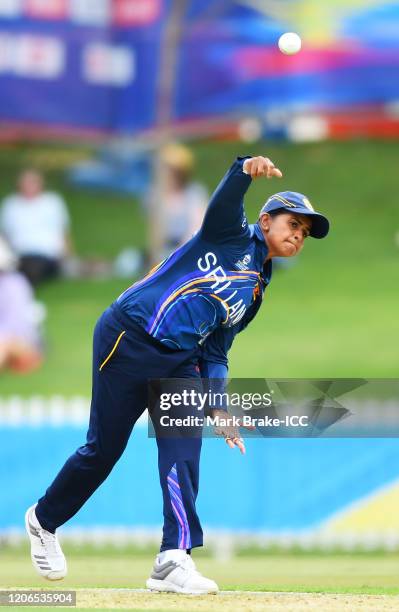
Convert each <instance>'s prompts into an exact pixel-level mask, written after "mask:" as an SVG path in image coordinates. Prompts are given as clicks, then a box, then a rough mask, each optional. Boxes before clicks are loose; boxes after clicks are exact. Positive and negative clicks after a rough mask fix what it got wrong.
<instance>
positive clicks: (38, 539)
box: [25, 504, 67, 580]
mask: <svg viewBox="0 0 399 612" xmlns="http://www.w3.org/2000/svg"><path fill="white" fill-rule="evenodd" d="M35 507H36V504H35V505H34V506H31V507H30V508H28V510H27V511H26V514H25V526H26V531H27V532H28V536H29V539H30V547H31V558H32V563H33V567H34V568H35V570H36V571H37V572H38V573H39V574H40V575H41V576H43V578H47V580H61V579H62V578H64V577H65V576H66V574H67V564H66V559H65V557H64V553H63V552H62V550H61V546H60V545H59V542H58V538H57V536H56V535H55V533H51V532H50V531H46V530H45V529H43V527H42V526H41V525H40V523H39V521H38V520H37V518H36V513H35Z"/></svg>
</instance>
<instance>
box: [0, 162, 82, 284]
mask: <svg viewBox="0 0 399 612" xmlns="http://www.w3.org/2000/svg"><path fill="white" fill-rule="evenodd" d="M69 225H70V221H69V214H68V210H67V207H66V205H65V203H64V201H63V199H62V198H61V196H59V195H58V194H57V193H53V192H48V191H44V181H43V177H42V175H41V174H40V172H38V171H37V170H33V169H27V170H24V171H23V172H22V173H21V174H20V175H19V177H18V191H17V193H13V194H11V195H9V196H7V197H6V198H5V200H4V202H3V204H2V207H1V210H0V232H1V233H2V234H3V236H4V237H5V238H6V240H7V241H8V243H9V244H10V246H11V248H12V249H13V251H14V252H15V253H16V255H17V257H18V260H19V269H20V271H21V272H23V273H24V274H25V276H26V277H27V278H28V279H29V281H30V282H31V283H32V285H37V284H38V283H40V282H41V281H43V280H46V279H49V278H53V277H56V276H58V274H59V273H60V269H61V263H62V260H63V258H64V257H65V256H66V255H68V254H69V252H70V239H69Z"/></svg>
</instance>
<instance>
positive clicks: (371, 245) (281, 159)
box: [0, 142, 399, 396]
mask: <svg viewBox="0 0 399 612" xmlns="http://www.w3.org/2000/svg"><path fill="white" fill-rule="evenodd" d="M194 148H195V151H196V154H197V157H198V177H199V178H201V179H202V180H203V181H204V182H205V183H206V184H207V186H208V187H209V189H212V188H213V187H214V186H215V185H216V184H217V182H218V180H219V179H220V177H221V176H222V174H223V172H224V170H225V168H226V167H227V166H228V164H229V163H230V161H231V160H232V158H233V157H234V156H235V154H236V153H251V154H257V153H263V154H265V153H267V154H268V155H269V156H270V157H271V158H272V159H273V160H275V162H276V164H278V165H279V166H280V167H281V169H282V170H283V171H284V173H285V176H284V179H283V180H282V181H273V182H269V181H265V180H261V181H257V182H256V183H255V184H254V185H253V186H252V187H251V190H250V192H249V194H248V197H247V204H248V206H247V211H248V217H249V219H250V220H251V221H252V220H255V218H256V212H257V210H258V209H259V206H260V205H261V204H262V203H263V202H264V201H265V199H266V198H267V197H268V195H270V194H271V193H272V192H274V191H276V190H283V189H293V190H298V191H303V192H304V193H306V194H308V195H309V197H310V199H311V200H312V201H313V203H314V204H315V206H317V207H318V208H320V210H322V211H323V212H325V213H327V214H328V216H329V217H330V218H331V222H332V230H331V234H330V236H329V237H328V239H327V240H323V241H320V242H319V241H316V240H311V239H310V240H309V241H308V243H307V244H306V247H305V250H304V252H303V253H302V254H301V256H300V259H298V260H297V261H294V260H293V261H292V263H293V265H292V266H290V267H288V268H287V269H280V270H277V271H276V273H275V276H274V278H273V282H272V285H271V287H270V290H269V291H268V292H267V296H266V298H265V303H264V306H263V309H262V311H261V313H260V314H259V315H258V316H257V318H256V320H255V321H254V322H253V323H252V324H251V325H250V326H249V328H248V329H247V330H246V331H245V332H244V333H243V334H242V336H241V337H240V338H239V339H238V340H237V341H236V342H235V345H234V347H233V349H232V351H231V369H230V373H231V375H232V376H242V377H256V376H259V377H264V376H267V377H328V378H330V377H395V376H397V338H398V336H399V318H398V317H397V282H396V281H395V279H396V278H397V275H398V266H399V250H398V246H397V245H396V243H395V235H396V232H397V231H398V230H399V213H398V207H397V202H396V189H397V187H396V185H397V164H396V143H394V142H392V143H389V142H385V143H384V142H351V143H320V144H309V145H279V146H276V145H273V146H270V145H268V144H267V143H263V144H260V143H258V144H256V145H244V144H242V143H235V142H229V143H222V142H218V143H200V144H197V145H196V146H195V147H194ZM85 154H86V151H84V150H80V149H76V148H70V149H68V148H61V147H59V146H58V147H57V146H53V147H52V146H50V145H47V146H43V145H42V146H35V147H32V146H24V147H23V146H18V147H10V148H9V149H0V162H1V164H2V168H3V173H2V178H1V180H0V196H2V195H4V194H5V193H7V192H9V191H10V189H11V187H12V181H13V177H14V176H15V174H16V172H17V170H18V168H20V167H21V166H23V165H25V164H28V163H35V164H36V165H39V166H40V167H41V168H43V169H44V170H46V171H47V174H48V179H49V184H50V187H52V188H56V189H59V190H60V191H61V192H62V193H63V194H64V196H65V198H66V200H67V202H68V205H69V207H70V210H71V215H72V222H73V237H74V241H75V244H76V249H77V252H78V254H79V255H80V256H82V257H90V258H92V259H98V258H108V259H109V258H112V257H114V256H115V255H116V254H117V253H118V252H119V251H120V250H121V249H122V248H124V247H127V246H135V247H138V248H142V247H144V246H145V240H146V238H145V217H144V214H143V211H142V209H141V207H140V206H139V203H138V202H137V201H135V200H134V199H130V198H127V197H125V196H123V197H122V196H109V195H104V194H100V193H92V192H90V193H86V192H83V191H75V190H73V189H71V187H70V186H69V185H67V184H66V183H65V180H64V178H63V176H64V174H63V172H64V168H65V166H66V164H67V163H68V162H70V161H73V160H74V159H78V158H80V157H82V156H84V155H85ZM128 284H129V281H126V280H103V281H87V280H74V281H72V280H69V281H60V282H57V283H54V284H52V285H48V286H47V287H45V288H42V289H40V291H39V293H38V297H39V298H40V299H41V300H42V301H43V302H44V303H45V304H46V305H47V308H48V321H47V360H46V363H45V365H44V366H43V368H42V369H41V371H40V372H37V373H35V374H32V375H29V376H24V377H18V376H10V375H3V376H2V379H1V394H2V395H3V396H4V395H10V394H15V393H18V394H20V395H24V396H30V395H32V394H38V395H53V394H57V393H59V394H63V395H68V396H70V395H76V394H80V395H89V393H90V350H91V334H92V328H93V325H94V323H95V320H96V318H97V317H98V315H99V314H100V313H101V311H102V310H103V309H104V308H105V307H106V306H107V305H108V304H109V303H110V302H111V301H112V300H113V299H114V298H115V297H116V296H117V295H118V294H119V293H120V292H121V291H122V290H123V289H124V288H125V287H126V286H127V285H128Z"/></svg>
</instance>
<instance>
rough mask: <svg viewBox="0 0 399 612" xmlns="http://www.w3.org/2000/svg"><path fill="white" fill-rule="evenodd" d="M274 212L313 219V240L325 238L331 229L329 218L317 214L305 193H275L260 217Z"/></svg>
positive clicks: (311, 229)
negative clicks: (285, 212)
mask: <svg viewBox="0 0 399 612" xmlns="http://www.w3.org/2000/svg"><path fill="white" fill-rule="evenodd" d="M274 210H286V211H288V212H292V213H298V214H301V215H307V216H308V217H311V218H312V227H311V228H310V235H311V236H312V237H313V238H325V237H326V236H327V234H328V230H329V229H330V223H329V221H328V219H327V217H324V215H321V214H320V213H318V212H316V211H315V210H314V208H313V206H312V205H311V203H310V202H309V200H308V198H307V197H306V196H305V195H303V193H297V192H296V191H281V192H280V193H275V194H274V195H272V196H270V198H269V199H268V200H267V202H266V204H264V206H263V207H262V209H261V211H260V213H259V215H261V214H262V213H270V212H272V211H274Z"/></svg>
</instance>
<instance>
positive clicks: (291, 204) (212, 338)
mask: <svg viewBox="0 0 399 612" xmlns="http://www.w3.org/2000/svg"><path fill="white" fill-rule="evenodd" d="M260 177H266V178H273V177H276V178H281V177H282V173H281V171H280V170H279V169H278V168H276V167H275V165H274V164H273V163H272V161H271V160H270V159H268V158H266V157H244V158H238V159H237V160H236V161H235V162H234V163H233V165H232V166H231V168H230V169H229V170H228V172H227V173H226V175H225V176H224V178H223V179H222V181H221V183H220V184H219V186H218V187H217V189H216V191H215V192H214V194H213V196H212V198H211V201H210V203H209V206H208V208H207V211H206V213H205V217H204V220H203V223H202V226H201V228H200V230H199V232H198V233H197V234H195V235H194V236H193V237H192V238H191V240H189V241H188V242H186V243H185V244H184V245H183V246H181V247H180V248H178V249H177V250H176V251H174V252H173V253H172V254H171V255H170V256H169V257H168V258H167V259H165V260H164V261H163V262H162V263H160V264H159V265H158V266H157V267H156V268H154V269H153V270H151V272H150V273H149V274H148V275H147V276H146V277H144V278H143V279H142V280H140V281H138V282H136V283H135V284H134V285H132V286H131V287H129V288H128V289H127V290H126V291H125V292H124V293H123V294H122V295H121V296H120V297H119V298H118V299H117V300H116V301H115V302H114V303H113V304H112V305H111V306H110V307H109V308H108V309H107V310H106V311H105V312H104V313H103V315H102V316H101V317H100V319H99V321H98V322H97V325H96V328H95V331H94V347H93V394H92V401H91V412H90V423H89V429H88V433H87V440H86V443H85V444H84V445H83V446H81V447H80V448H78V449H77V451H76V452H75V453H74V454H73V455H72V456H71V457H70V458H69V459H68V460H67V461H66V463H65V465H64V466H63V468H62V469H61V471H60V472H59V474H58V475H57V476H56V478H55V480H54V481H53V483H52V484H51V485H50V486H49V488H48V489H47V491H46V493H45V494H44V496H43V497H41V498H40V499H39V501H38V503H37V504H35V505H33V506H32V507H31V508H29V509H28V510H27V513H26V527H27V531H28V534H29V537H30V540H31V556H32V561H33V565H34V567H35V568H36V570H37V571H38V572H39V574H40V575H41V576H43V577H45V578H47V579H49V580H59V579H61V578H63V577H64V576H65V575H66V573H67V566H66V560H65V557H64V555H63V553H62V550H61V547H60V545H59V543H58V540H57V536H56V529H57V528H58V527H60V526H61V525H63V524H64V523H66V522H67V521H68V520H69V519H70V518H71V517H72V516H74V515H75V514H76V513H77V512H78V510H79V509H80V508H81V507H82V506H83V504H84V503H85V502H86V500H87V499H89V497H90V496H91V495H92V494H93V493H94V491H95V490H96V489H97V487H99V486H100V485H101V483H102V482H103V481H104V480H105V479H106V478H107V476H108V475H109V473H110V472H111V470H112V468H113V467H114V465H115V463H116V462H117V461H118V459H119V458H120V456H121V455H122V453H123V451H124V449H125V447H126V444H127V442H128V439H129V436H130V434H131V432H132V429H133V426H134V424H135V422H136V421H137V419H138V418H139V417H140V416H141V414H142V413H143V412H144V410H145V409H146V407H147V404H148V390H147V386H148V379H174V378H176V379H200V378H201V377H202V378H207V379H223V378H225V377H226V376H227V352H228V350H229V349H230V347H231V345H232V342H233V340H234V337H235V335H236V334H237V333H238V332H240V331H241V330H242V329H244V328H245V327H246V326H247V325H248V323H249V322H250V321H251V320H252V319H253V318H254V316H255V315H256V314H257V312H258V310H259V307H260V305H261V303H262V297H263V293H264V291H265V289H266V287H267V286H268V284H269V283H270V279H271V273H272V260H273V257H277V256H278V257H293V256H295V255H298V253H299V252H300V251H301V250H302V248H303V245H304V242H305V239H306V238H307V237H308V236H312V237H314V238H324V237H325V236H326V235H327V233H328V230H329V223H328V220H327V219H326V218H325V217H324V216H323V215H321V214H319V213H317V212H315V210H314V209H313V208H312V206H311V204H310V202H309V200H308V199H307V198H306V197H305V196H303V195H302V194H300V193H296V192H291V191H285V192H282V193H277V194H275V195H272V196H271V197H270V198H269V199H268V200H267V202H266V204H265V205H264V206H263V207H262V209H261V211H260V214H259V219H258V221H257V223H255V224H254V225H249V224H248V222H247V219H246V217H245V212H244V202H243V199H244V196H245V193H246V191H247V189H248V188H249V186H250V184H251V182H252V180H253V179H257V178H260ZM190 410H192V412H193V414H194V413H195V411H196V407H192V409H190V408H187V409H186V412H185V414H186V415H188V414H190ZM222 414H223V413H222ZM215 415H216V416H217V415H218V411H217V410H215V412H214V414H213V415H212V416H215ZM224 415H225V413H224ZM219 433H221V434H222V435H224V437H225V439H226V442H227V444H228V445H229V446H230V447H231V448H234V447H235V446H237V447H238V448H239V449H240V451H241V452H242V453H243V452H245V448H244V442H243V440H242V439H241V438H240V437H239V434H238V432H237V431H236V430H232V429H231V428H230V429H229V428H224V429H223V428H221V429H220V431H219ZM157 444H158V465H159V477H160V483H161V488H162V494H163V514H164V526H163V538H162V544H161V547H160V553H159V554H158V555H157V557H156V559H155V563H154V567H153V570H152V573H151V576H150V578H149V579H148V581H147V587H148V588H149V589H151V590H156V591H173V592H176V593H214V592H216V591H217V590H218V586H217V585H216V583H215V582H214V581H213V580H210V579H208V578H205V577H204V576H202V575H201V574H200V573H199V572H198V571H197V570H196V567H195V564H194V562H193V560H192V558H191V554H190V553H191V549H192V548H195V547H196V546H202V544H203V536H202V529H201V524H200V520H199V518H198V515H197V512H196V507H195V502H196V497H197V493H198V479H199V460H200V452H201V436H200V435H199V436H194V437H187V436H182V437H179V438H176V437H170V436H162V435H158V436H157ZM138 503H139V502H138Z"/></svg>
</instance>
